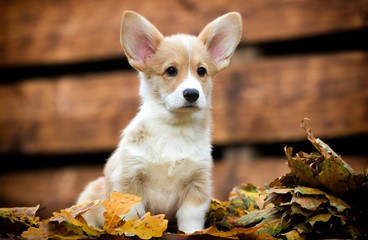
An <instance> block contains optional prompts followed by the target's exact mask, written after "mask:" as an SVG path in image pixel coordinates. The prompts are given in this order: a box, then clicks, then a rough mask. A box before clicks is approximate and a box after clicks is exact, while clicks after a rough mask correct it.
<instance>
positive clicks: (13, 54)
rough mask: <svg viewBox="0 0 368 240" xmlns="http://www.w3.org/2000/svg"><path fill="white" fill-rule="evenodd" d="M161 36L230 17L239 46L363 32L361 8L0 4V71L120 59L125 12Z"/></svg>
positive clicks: (252, 1) (214, 0)
mask: <svg viewBox="0 0 368 240" xmlns="http://www.w3.org/2000/svg"><path fill="white" fill-rule="evenodd" d="M127 9H130V10H135V11H138V12H139V13H141V14H142V15H144V16H146V17H147V18H148V19H149V20H150V21H151V22H152V23H154V24H155V25H156V26H157V27H158V28H159V29H160V30H161V31H162V32H163V33H164V34H165V35H166V34H167V35H170V34H174V33H177V32H178V31H179V32H186V33H190V34H198V33H199V31H200V30H201V29H202V28H203V27H204V26H205V25H206V24H207V23H208V22H210V21H211V20H213V19H214V18H216V17H218V16H220V15H221V14H224V13H226V12H229V11H238V12H240V13H241V14H242V15H243V23H244V34H243V41H246V42H247V43H255V42H267V41H273V40H284V39H290V38H300V37H306V36H314V35H318V34H326V33H333V32H339V31H348V30H357V29H361V28H363V27H367V25H368V21H367V11H368V1H366V0H314V1H310V0H293V1H290V0H278V1H274V0H232V1H224V0H211V1H197V0H185V1H181V0H159V1H157V0H145V1H141V2H139V3H137V1H135V0H109V1H104V2H101V1H99V0H79V1H73V0H64V1H49V0H36V1H35V0H12V1H0V56H1V58H0V65H3V66H10V65H32V64H45V65H47V64H63V63H65V62H78V61H85V60H100V59H104V58H108V57H119V56H121V55H122V50H121V47H120V45H119V26H120V17H121V13H122V11H123V10H127Z"/></svg>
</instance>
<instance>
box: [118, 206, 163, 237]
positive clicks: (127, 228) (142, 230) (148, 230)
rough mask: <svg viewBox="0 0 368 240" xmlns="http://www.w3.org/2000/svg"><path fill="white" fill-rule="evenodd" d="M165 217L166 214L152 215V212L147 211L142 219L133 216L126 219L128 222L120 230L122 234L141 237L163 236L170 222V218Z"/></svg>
mask: <svg viewBox="0 0 368 240" xmlns="http://www.w3.org/2000/svg"><path fill="white" fill-rule="evenodd" d="M164 218H165V215H164V214H160V215H156V216H151V213H149V212H147V213H146V214H145V215H144V216H143V217H142V218H140V219H137V218H132V219H129V220H128V221H126V223H125V224H124V225H123V226H122V227H121V228H120V229H118V232H119V233H120V234H123V233H128V234H133V235H137V236H138V237H140V238H141V239H151V238H152V237H161V236H162V234H163V232H164V231H165V230H166V228H167V224H168V220H166V219H164Z"/></svg>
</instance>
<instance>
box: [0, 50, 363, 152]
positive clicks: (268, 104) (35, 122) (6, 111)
mask: <svg viewBox="0 0 368 240" xmlns="http://www.w3.org/2000/svg"><path fill="white" fill-rule="evenodd" d="M242 54H243V53H242V52H241V51H238V52H237V53H236V55H235V57H234V61H233V63H232V65H231V67H230V68H228V69H226V70H225V71H223V72H222V73H220V74H219V75H218V76H217V77H216V79H215V84H214V93H213V102H214V103H213V106H214V113H213V115H214V130H213V140H214V144H231V143H244V142H256V143H257V142H278V141H285V140H301V139H305V134H304V132H303V131H302V130H301V128H300V127H299V123H300V121H301V120H302V119H303V118H304V117H308V118H310V119H311V120H312V124H311V126H312V128H313V132H314V133H315V135H317V136H319V137H324V138H328V137H344V136H351V135H356V134H362V133H365V134H367V133H368V81H367V80H368V68H367V66H368V53H367V52H345V53H335V54H324V55H303V56H294V57H284V58H275V59H272V58H270V59H260V60H256V61H253V62H246V63H245V62H243V61H242V60H241V59H243V58H242ZM138 87H139V81H138V77H137V74H136V73H135V72H134V71H116V72H108V73H99V74H85V75H69V76H60V77H56V78H54V79H49V78H44V79H30V80H26V81H22V82H18V83H14V84H7V85H0V96H1V98H0V113H1V115H0V133H1V134H0V152H3V153H4V152H23V153H27V154H35V153H56V154H57V153H68V152H69V153H75V152H98V151H111V150H112V149H114V148H115V146H116V145H117V143H118V140H119V135H120V130H121V129H123V128H124V126H125V125H126V124H128V123H129V121H130V120H131V119H132V118H133V117H134V115H135V113H136V112H137V109H138V107H139V96H138Z"/></svg>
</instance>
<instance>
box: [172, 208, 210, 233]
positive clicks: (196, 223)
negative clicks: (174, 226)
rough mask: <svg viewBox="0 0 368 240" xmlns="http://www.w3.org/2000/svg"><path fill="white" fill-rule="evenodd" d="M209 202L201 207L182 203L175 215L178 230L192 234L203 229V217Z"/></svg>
mask: <svg viewBox="0 0 368 240" xmlns="http://www.w3.org/2000/svg"><path fill="white" fill-rule="evenodd" d="M209 203H210V202H209V201H208V202H205V203H203V204H201V205H193V204H190V203H184V204H183V205H181V207H180V208H179V210H178V212H177V213H176V217H177V221H178V229H179V230H180V231H183V232H185V233H194V232H196V231H201V230H203V228H204V223H205V215H206V211H207V209H208V207H209Z"/></svg>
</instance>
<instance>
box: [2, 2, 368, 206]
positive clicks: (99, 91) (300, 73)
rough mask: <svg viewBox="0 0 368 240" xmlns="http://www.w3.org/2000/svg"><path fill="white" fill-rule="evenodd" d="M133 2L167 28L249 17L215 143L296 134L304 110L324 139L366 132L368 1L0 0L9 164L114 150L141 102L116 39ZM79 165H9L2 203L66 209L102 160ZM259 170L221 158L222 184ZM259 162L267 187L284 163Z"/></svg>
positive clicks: (218, 113) (219, 103) (217, 89)
mask: <svg viewBox="0 0 368 240" xmlns="http://www.w3.org/2000/svg"><path fill="white" fill-rule="evenodd" d="M127 9H130V10H135V11H137V12H139V13H140V14H142V15H144V16H145V17H146V18H148V19H149V20H150V21H151V22H152V23H153V24H154V25H156V26H157V27H158V29H160V30H161V31H162V32H163V33H164V34H165V35H170V34H174V33H177V32H184V33H189V34H198V33H199V32H200V30H201V29H202V28H203V27H204V26H205V25H206V24H207V23H208V22H210V21H211V20H213V19H214V18H216V17H218V16H220V15H222V14H225V13H227V12H229V11H237V12H240V13H241V14H242V16H243V24H244V29H243V37H242V41H241V43H240V45H239V47H238V49H237V51H236V53H235V55H234V57H233V61H232V64H231V66H230V67H229V68H228V69H226V70H224V71H223V72H221V73H220V74H219V75H218V76H217V77H216V79H215V84H214V93H213V102H214V104H213V105H214V111H213V115H214V129H213V142H214V145H216V146H217V145H219V146H225V147H229V146H233V145H242V144H263V143H283V142H286V141H301V140H304V139H305V134H304V132H303V131H302V130H301V128H300V126H299V123H300V121H301V120H302V119H303V118H304V117H308V118H310V119H311V120H312V123H311V126H312V128H313V132H314V133H315V135H317V136H318V137H321V138H328V139H333V138H350V137H354V136H362V135H363V136H368V50H367V43H368V39H367V35H368V20H367V19H368V1H367V0H312V1H311V0H293V1H290V0H278V1H274V0H232V1H227V0H211V1H197V0H185V1H179V0H165V1H159V0H146V1H135V0H109V1H98V0H79V1H73V0H64V1H56V0H12V1H0V73H1V77H0V157H3V159H2V161H1V165H2V166H5V165H6V164H9V163H12V164H13V165H14V166H17V165H20V164H22V163H20V162H17V159H16V158H11V156H13V155H15V156H35V157H33V158H30V162H31V163H29V164H33V162H34V163H35V164H37V161H40V160H39V158H38V157H40V159H41V156H45V155H51V156H59V155H63V154H69V155H73V154H81V155H83V154H94V153H101V152H102V153H106V152H111V151H113V149H114V148H115V146H116V145H117V143H118V141H119V135H120V131H121V130H122V129H123V128H124V127H125V126H126V125H127V124H128V123H129V121H130V120H131V119H132V118H133V117H134V115H135V114H136V112H137V109H138V107H139V97H138V84H139V81H138V77H137V73H136V72H135V71H134V70H132V68H131V67H130V66H129V65H128V64H127V61H126V59H125V57H124V54H123V51H122V49H121V47H120V44H119V27H120V18H121V14H122V12H123V10H127ZM365 139H366V138H365ZM230 152H231V151H230ZM4 156H7V158H6V159H7V160H6V161H5V160H4V159H5V158H4ZM9 156H10V158H9ZM88 156H91V155H88ZM225 157H226V156H225ZM43 158H44V157H43ZM9 159H10V160H9ZM27 159H28V158H26V160H27ZM84 159H85V160H84V163H85V164H88V163H89V160H88V157H87V158H86V157H84ZM23 160H24V159H23ZM64 160H65V159H64ZM27 161H28V160H27ZM49 161H50V162H52V161H58V160H57V159H55V158H52V159H49ZM103 161H104V159H101V162H103ZM41 162H42V164H44V165H43V166H44V167H48V164H47V161H41ZM266 162H267V161H266ZM68 163H69V164H71V163H72V162H71V161H69V162H68ZM79 163H80V161H79ZM39 164H40V163H39ZM83 169H86V168H85V167H76V168H70V167H69V168H63V169H58V170H55V171H53V172H52V171H50V170H49V169H46V170H43V169H41V170H37V171H27V172H19V173H11V172H10V173H6V172H4V171H3V172H2V174H1V175H0V192H1V194H0V204H1V205H4V204H5V205H13V204H15V205H22V204H30V205H32V204H34V205H35V204H38V203H41V205H42V204H43V206H44V205H46V206H48V207H49V210H50V206H52V207H51V209H54V210H57V209H60V208H61V207H67V206H68V205H70V204H72V203H73V201H74V200H75V199H76V196H77V194H78V192H80V191H81V189H82V188H83V186H84V184H85V183H86V182H87V181H89V180H90V179H91V178H94V177H96V176H98V175H100V174H101V166H98V168H97V169H96V168H94V169H92V170H90V171H83ZM247 169H248V170H247ZM255 169H256V166H255V165H246V164H245V165H244V164H243V165H241V166H240V165H239V164H238V163H234V162H232V163H230V164H227V165H226V164H225V165H221V164H220V165H217V167H215V170H214V172H215V177H216V178H215V185H216V186H215V188H216V187H217V189H220V191H221V189H225V190H223V194H226V192H228V189H229V186H230V188H231V186H233V184H237V183H238V182H239V181H241V180H242V179H243V180H244V175H246V176H251V174H252V173H254V174H256V173H255V171H256V170H255ZM261 171H262V173H263V174H260V175H259V174H257V176H255V175H253V176H255V177H254V178H252V177H250V178H248V179H247V180H249V181H251V182H253V183H254V182H257V183H261V184H262V183H264V182H266V178H267V181H268V180H270V179H272V178H274V177H276V176H280V174H282V172H284V171H286V166H284V165H282V166H281V165H280V164H279V163H277V164H274V163H272V164H271V163H270V164H268V165H267V164H266V165H264V164H263V165H262V168H261ZM242 174H243V175H242ZM258 176H263V178H261V179H260V178H259V177H258ZM257 177H258V178H257ZM218 179H219V180H218ZM257 179H258V181H257ZM25 192H27V194H25ZM31 199H33V200H32V201H31ZM42 201H43V202H42Z"/></svg>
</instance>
